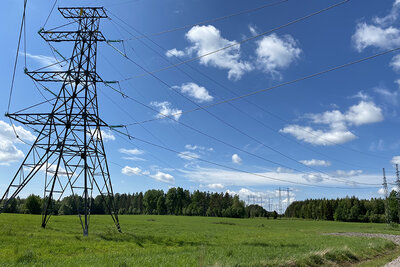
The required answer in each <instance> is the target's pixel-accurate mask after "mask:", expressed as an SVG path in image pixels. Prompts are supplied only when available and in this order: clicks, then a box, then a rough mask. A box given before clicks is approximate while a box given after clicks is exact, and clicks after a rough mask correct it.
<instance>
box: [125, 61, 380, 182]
mask: <svg viewBox="0 0 400 267" xmlns="http://www.w3.org/2000/svg"><path fill="white" fill-rule="evenodd" d="M125 58H126V59H127V60H129V61H131V62H132V63H133V64H135V65H136V66H138V67H139V68H141V69H142V70H144V71H147V70H146V69H145V68H144V67H143V66H141V65H139V64H138V63H137V62H135V61H134V60H132V59H131V58H129V57H128V56H127V55H125ZM151 76H152V77H153V78H155V79H157V80H158V81H159V82H161V83H162V84H163V85H165V86H166V87H167V88H168V89H170V88H172V89H173V91H174V92H175V93H177V94H178V95H180V96H181V97H183V98H185V99H186V100H188V101H190V102H191V103H192V104H194V105H196V106H198V107H200V106H199V104H197V103H196V102H194V101H193V100H191V99H190V98H188V97H187V96H185V95H184V94H182V93H181V92H179V91H178V90H176V89H174V88H173V87H171V85H169V84H167V83H166V82H165V81H163V80H162V79H160V78H159V77H157V76H156V75H154V74H151ZM129 99H131V98H129ZM142 105H144V106H146V107H148V106H147V105H145V104H143V103H142ZM148 108H149V107H148ZM151 109H152V110H154V109H153V108H151ZM204 111H205V112H207V113H208V114H209V115H210V116H212V117H214V118H215V119H217V120H218V121H220V122H222V123H223V124H225V125H227V126H228V127H230V128H232V129H234V130H235V131H237V132H239V133H240V134H242V135H244V136H246V137H248V138H250V139H252V140H253V141H255V142H257V143H259V144H261V145H262V146H264V147H266V148H268V149H270V150H272V151H274V152H276V153H278V154H280V155H282V156H284V157H286V158H288V159H290V160H292V161H295V162H296V163H297V164H302V165H303V166H305V167H307V168H309V169H312V170H315V171H318V172H319V173H324V172H322V171H320V170H317V169H315V168H313V167H310V166H307V165H305V164H303V163H301V162H299V161H297V160H296V159H294V158H292V157H290V156H288V155H286V154H284V153H282V152H280V151H278V150H277V149H274V148H272V147H270V146H268V145H266V144H264V143H263V142H261V141H259V140H258V139H256V138H254V137H252V136H250V135H249V134H247V133H245V132H243V131H242V130H240V129H238V128H237V127H235V126H233V125H232V124H230V123H228V122H226V121H225V120H223V119H221V118H220V117H218V116H217V115H215V114H213V113H211V112H210V111H208V110H204ZM156 112H158V111H156ZM173 120H174V121H176V122H178V123H179V124H182V125H184V126H185V127H188V128H190V129H192V130H194V131H196V132H198V133H200V134H202V135H205V136H207V137H208V138H211V139H213V140H216V141H218V142H221V143H223V144H225V145H228V146H230V147H232V148H234V149H237V150H239V151H242V152H244V153H246V154H250V155H252V156H254V157H257V158H259V159H262V160H264V161H267V162H270V163H273V164H276V165H278V166H282V167H285V168H289V169H292V170H294V171H297V172H302V173H305V174H309V173H306V172H303V171H300V170H297V169H295V168H291V167H289V166H286V165H283V164H282V163H277V162H274V161H272V160H269V159H266V158H264V157H261V156H258V155H256V154H254V153H250V152H248V151H246V150H243V149H241V148H239V147H236V146H233V145H231V144H229V143H227V142H225V141H223V140H221V139H218V138H216V137H214V136H211V135H209V134H206V133H204V132H202V131H200V130H198V129H195V128H193V127H191V126H189V125H187V124H184V123H182V122H179V121H178V120H176V119H173ZM324 174H325V175H327V176H328V177H332V175H329V174H327V173H324ZM325 178H326V179H332V180H336V181H342V182H343V180H342V179H339V178H336V177H333V178H327V177H325ZM345 182H348V181H347V180H346V181H345ZM358 184H366V185H375V184H368V183H358Z"/></svg>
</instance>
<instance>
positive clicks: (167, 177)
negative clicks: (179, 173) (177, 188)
mask: <svg viewBox="0 0 400 267" xmlns="http://www.w3.org/2000/svg"><path fill="white" fill-rule="evenodd" d="M150 177H151V178H153V179H155V180H157V181H160V182H164V183H169V184H173V183H175V179H174V176H172V175H171V174H168V173H164V172H160V171H158V172H157V173H156V174H154V175H150Z"/></svg>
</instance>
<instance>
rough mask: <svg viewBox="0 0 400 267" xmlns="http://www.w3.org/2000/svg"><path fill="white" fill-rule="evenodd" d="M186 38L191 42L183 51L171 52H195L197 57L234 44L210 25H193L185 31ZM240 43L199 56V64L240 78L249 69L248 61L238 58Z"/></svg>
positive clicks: (231, 77)
mask: <svg viewBox="0 0 400 267" xmlns="http://www.w3.org/2000/svg"><path fill="white" fill-rule="evenodd" d="M186 39H187V40H188V41H189V42H190V43H191V46H190V47H187V48H186V49H185V50H184V51H180V50H176V49H175V50H174V49H171V50H169V51H171V52H172V53H175V54H177V55H179V56H182V55H183V53H185V54H186V55H191V54H195V55H196V56H197V57H198V56H202V55H205V54H208V53H210V52H213V51H215V50H218V49H221V48H223V47H226V46H229V45H232V44H235V43H236V41H230V40H227V39H225V38H223V37H222V36H221V32H220V31H219V30H218V29H217V28H215V27H214V26H212V25H207V26H194V27H192V28H191V29H190V30H189V31H188V32H187V33H186ZM240 57H241V56H240V45H235V46H232V47H230V48H228V49H224V50H222V51H220V52H217V53H214V54H211V55H208V56H205V57H202V58H200V61H199V62H200V64H202V65H205V66H212V67H216V68H220V69H226V70H228V78H229V79H231V80H238V79H240V78H241V77H242V76H243V74H244V73H246V72H248V71H251V70H252V69H253V67H252V66H251V64H250V63H248V62H245V61H243V60H241V59H240Z"/></svg>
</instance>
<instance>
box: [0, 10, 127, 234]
mask: <svg viewBox="0 0 400 267" xmlns="http://www.w3.org/2000/svg"><path fill="white" fill-rule="evenodd" d="M58 10H59V11H60V13H61V14H62V15H63V16H64V18H66V19H69V20H72V22H74V23H76V24H77V25H78V30H77V31H45V30H44V29H41V30H40V31H39V34H40V36H41V37H42V38H43V39H44V40H45V41H46V42H73V43H74V48H73V52H72V56H71V58H70V59H69V60H68V63H69V67H68V70H65V71H64V70H58V71H32V72H29V71H28V70H25V73H26V74H27V75H28V76H30V77H31V78H32V79H33V80H35V81H36V82H40V83H43V82H60V83H61V84H62V86H61V89H60V91H59V92H58V94H55V93H53V94H54V98H55V100H54V102H53V107H52V109H51V111H50V112H48V113H38V112H36V113H26V112H17V113H13V114H8V113H7V114H6V116H7V117H9V118H10V119H13V120H15V121H17V122H19V123H22V124H24V125H28V126H30V127H35V126H36V127H39V128H40V130H37V133H38V134H37V137H36V140H35V141H34V143H33V144H32V147H31V148H30V150H29V152H28V154H27V155H26V157H25V159H24V161H23V162H22V164H21V166H20V167H19V169H18V171H17V173H16V174H15V176H14V178H13V179H12V181H11V183H10V185H9V186H8V188H7V190H6V192H5V193H4V195H3V197H2V198H1V200H0V203H1V204H2V205H1V206H0V212H1V211H2V210H3V209H4V207H5V206H7V204H8V203H9V201H10V200H12V199H13V198H15V197H16V196H17V195H18V194H19V193H20V192H21V190H22V189H23V188H24V187H25V186H26V185H27V184H28V183H29V182H30V181H31V180H32V178H33V177H34V176H37V175H38V174H41V173H44V182H45V183H44V187H45V188H44V204H43V214H42V227H43V228H45V227H46V225H47V223H48V221H49V219H50V216H51V208H52V207H51V206H52V203H53V202H52V200H53V199H61V197H62V195H63V193H64V192H65V190H66V189H67V188H70V189H71V192H72V194H73V195H74V196H75V197H77V196H79V195H81V196H82V198H83V202H84V203H83V211H82V214H81V211H80V210H79V205H78V214H79V218H80V222H81V225H82V229H83V235H85V236H87V235H88V233H89V220H90V209H91V199H92V192H93V189H94V188H96V189H97V190H98V191H99V193H100V195H101V197H102V199H103V200H104V203H105V206H106V208H107V209H108V211H109V213H110V214H111V217H112V219H113V221H114V223H115V225H116V227H117V229H118V230H119V231H120V225H119V220H118V214H117V211H116V207H115V202H114V195H113V189H112V184H111V179H110V172H109V169H108V164H107V158H106V154H105V150H104V144H103V140H102V132H101V127H107V124H106V123H105V122H104V121H103V120H101V119H100V117H99V111H98V102H97V90H96V83H97V82H101V81H102V80H101V78H100V77H99V76H98V75H97V73H96V59H97V42H102V41H106V39H105V38H104V36H103V34H102V33H101V32H100V31H99V23H100V19H103V18H107V14H106V13H105V10H104V9H103V8H102V7H83V8H81V7H71V8H59V9H58ZM77 198H78V200H79V197H77ZM81 215H82V216H81ZM82 217H83V219H82Z"/></svg>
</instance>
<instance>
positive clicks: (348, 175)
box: [336, 170, 363, 178]
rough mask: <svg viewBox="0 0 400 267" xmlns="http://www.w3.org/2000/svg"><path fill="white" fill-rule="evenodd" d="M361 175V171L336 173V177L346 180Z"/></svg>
mask: <svg viewBox="0 0 400 267" xmlns="http://www.w3.org/2000/svg"><path fill="white" fill-rule="evenodd" d="M362 173H363V171H362V170H349V171H342V170H337V171H336V174H337V176H341V177H346V178H348V177H354V176H358V175H361V174H362Z"/></svg>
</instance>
